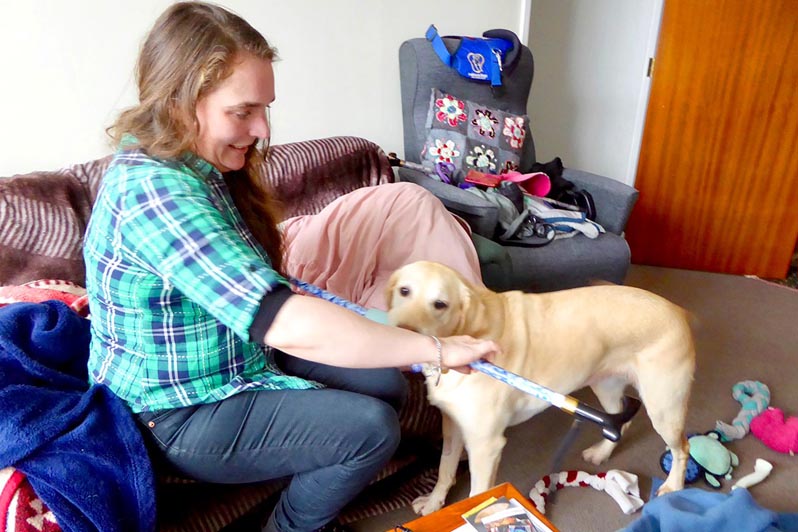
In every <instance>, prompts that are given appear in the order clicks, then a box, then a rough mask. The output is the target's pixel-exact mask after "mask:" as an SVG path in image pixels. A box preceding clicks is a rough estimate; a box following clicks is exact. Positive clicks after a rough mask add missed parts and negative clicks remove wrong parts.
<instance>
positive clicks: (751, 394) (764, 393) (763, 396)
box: [715, 381, 770, 442]
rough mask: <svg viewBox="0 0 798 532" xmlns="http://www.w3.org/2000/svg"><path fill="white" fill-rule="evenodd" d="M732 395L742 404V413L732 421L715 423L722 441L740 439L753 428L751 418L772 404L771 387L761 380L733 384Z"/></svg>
mask: <svg viewBox="0 0 798 532" xmlns="http://www.w3.org/2000/svg"><path fill="white" fill-rule="evenodd" d="M732 397H734V399H735V400H736V401H737V402H739V403H740V404H741V405H742V408H741V409H740V413H739V414H737V416H736V417H735V418H734V420H733V421H732V422H731V425H729V424H728V423H724V422H723V421H717V422H716V423H715V430H716V431H717V432H718V434H720V441H722V442H729V441H732V440H739V439H740V438H742V437H743V436H745V435H746V434H748V432H749V431H750V430H751V420H753V419H754V418H755V417H756V416H758V415H759V414H761V413H762V412H764V411H765V410H766V409H767V407H768V406H769V405H770V389H769V388H768V387H767V386H766V385H765V384H762V383H761V382H759V381H740V382H738V383H737V384H735V385H734V386H732Z"/></svg>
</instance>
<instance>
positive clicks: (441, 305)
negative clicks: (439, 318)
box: [433, 299, 449, 310]
mask: <svg viewBox="0 0 798 532" xmlns="http://www.w3.org/2000/svg"><path fill="white" fill-rule="evenodd" d="M433 306H434V307H435V308H436V309H438V310H443V309H445V308H449V304H448V303H447V302H446V301H441V300H440V299H439V300H437V301H436V302H435V303H433Z"/></svg>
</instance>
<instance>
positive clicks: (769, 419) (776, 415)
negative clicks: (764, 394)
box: [751, 407, 798, 455]
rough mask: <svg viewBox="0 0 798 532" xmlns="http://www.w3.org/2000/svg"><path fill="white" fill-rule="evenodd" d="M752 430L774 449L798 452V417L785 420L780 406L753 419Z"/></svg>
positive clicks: (789, 452)
mask: <svg viewBox="0 0 798 532" xmlns="http://www.w3.org/2000/svg"><path fill="white" fill-rule="evenodd" d="M751 432H752V433H753V434H754V436H756V437H757V438H759V439H760V440H762V443H764V444H765V445H767V446H768V447H770V448H771V449H773V450H774V451H778V452H780V453H788V454H791V455H793V454H795V453H796V452H798V417H791V418H788V419H787V420H785V419H784V412H782V410H781V409H780V408H773V407H770V408H768V409H767V410H765V411H764V412H762V413H761V414H759V415H758V416H756V417H755V418H754V419H752V420H751Z"/></svg>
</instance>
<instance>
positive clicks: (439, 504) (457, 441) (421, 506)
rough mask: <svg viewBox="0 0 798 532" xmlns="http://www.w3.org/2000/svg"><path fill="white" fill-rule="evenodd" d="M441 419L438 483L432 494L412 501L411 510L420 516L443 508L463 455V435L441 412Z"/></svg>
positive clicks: (450, 419)
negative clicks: (441, 446) (441, 431)
mask: <svg viewBox="0 0 798 532" xmlns="http://www.w3.org/2000/svg"><path fill="white" fill-rule="evenodd" d="M441 414H442V417H443V452H442V453H441V463H440V467H439V468H438V482H437V483H436V484H435V488H433V490H432V493H430V494H429V495H422V496H421V497H418V498H417V499H416V500H414V501H413V510H414V511H415V512H416V513H417V514H420V515H428V514H431V513H432V512H436V511H438V510H440V509H441V508H443V505H444V503H445V502H446V495H447V494H448V493H449V489H450V488H451V487H452V484H454V479H455V476H456V474H457V464H458V463H459V462H460V455H461V454H462V453H463V435H462V433H461V432H460V429H459V428H457V425H456V424H455V423H454V421H452V418H450V417H449V416H448V415H446V414H445V413H444V412H441Z"/></svg>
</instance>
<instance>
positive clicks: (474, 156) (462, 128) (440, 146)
mask: <svg viewBox="0 0 798 532" xmlns="http://www.w3.org/2000/svg"><path fill="white" fill-rule="evenodd" d="M528 121H529V117H527V116H526V115H524V116H518V115H514V114H512V113H508V112H506V111H500V110H498V109H494V108H492V107H488V106H486V105H482V104H480V103H478V102H472V101H469V100H464V99H461V98H460V97H458V96H457V95H452V94H449V93H446V92H443V91H440V90H438V89H432V91H431V94H430V102H429V111H428V113H427V122H426V130H427V139H426V142H425V143H424V148H423V150H422V153H421V161H422V163H423V164H425V165H427V166H433V165H434V164H435V163H437V162H450V163H453V164H454V165H455V168H456V169H458V170H463V171H464V173H465V172H468V170H470V169H475V170H478V171H480V172H484V173H489V174H499V173H502V172H506V171H509V170H517V169H518V167H519V164H520V161H521V154H522V152H523V147H524V140H525V138H526V132H525V131H526V125H527V123H528Z"/></svg>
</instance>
